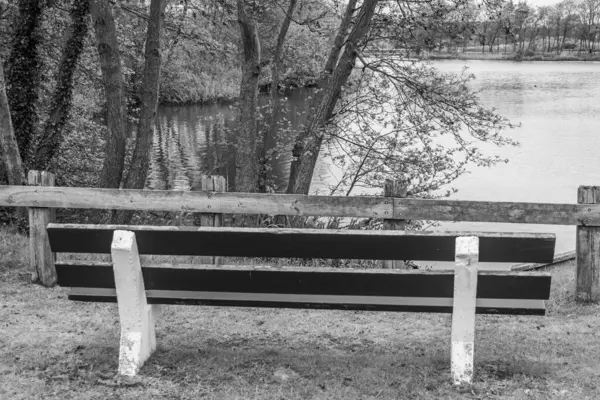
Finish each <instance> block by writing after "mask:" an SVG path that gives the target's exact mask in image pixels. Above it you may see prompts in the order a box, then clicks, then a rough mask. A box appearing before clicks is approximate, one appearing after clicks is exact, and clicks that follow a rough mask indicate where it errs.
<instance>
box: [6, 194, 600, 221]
mask: <svg viewBox="0 0 600 400" xmlns="http://www.w3.org/2000/svg"><path fill="white" fill-rule="evenodd" d="M0 205H4V206H15V205H21V206H26V207H54V208H92V209H115V210H154V211H172V212H180V211H188V212H200V213H206V212H208V213H230V214H272V215H316V216H337V217H367V218H385V219H390V218H394V219H407V220H408V219H415V220H434V221H479V222H508V223H525V224H551V225H586V226H600V204H589V205H584V204H554V203H511V202H484V201H462V200H423V199H398V198H395V199H394V200H393V201H391V200H390V199H389V198H385V197H376V196H367V197H360V196H357V197H354V196H352V197H349V196H348V197H346V196H305V195H287V194H251V193H215V192H181V191H161V190H151V191H150V190H133V189H130V190H126V189H122V190H118V189H96V188H56V187H55V188H44V189H39V188H37V189H36V188H31V187H27V186H3V187H0Z"/></svg>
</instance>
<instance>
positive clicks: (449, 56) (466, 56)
mask: <svg viewBox="0 0 600 400" xmlns="http://www.w3.org/2000/svg"><path fill="white" fill-rule="evenodd" d="M424 58H425V59H427V60H485V61H493V60H506V61H600V54H592V55H590V54H583V53H582V54H580V55H577V54H564V55H557V54H550V53H545V54H533V55H518V54H515V53H479V54H478V53H473V52H469V53H428V54H427V55H425V56H424Z"/></svg>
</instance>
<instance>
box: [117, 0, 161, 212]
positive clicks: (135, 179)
mask: <svg viewBox="0 0 600 400" xmlns="http://www.w3.org/2000/svg"><path fill="white" fill-rule="evenodd" d="M165 4H166V1H165V0H152V1H151V3H150V19H149V20H148V32H147V35H146V49H145V64H144V74H143V76H142V85H141V86H140V101H141V109H140V119H139V122H138V129H137V136H136V142H135V148H134V150H133V157H132V159H131V167H130V168H129V173H128V174H127V178H126V179H125V184H124V185H123V186H124V188H126V189H143V188H144V185H145V183H146V178H147V176H148V169H149V167H150V150H151V149H152V142H153V140H154V125H155V121H156V108H157V107H158V87H159V81H160V61H161V46H160V34H161V31H162V25H163V20H164V12H165ZM132 215H133V213H132V212H121V213H117V214H116V217H115V218H114V220H113V222H115V223H119V224H128V223H129V221H130V220H131V217H132Z"/></svg>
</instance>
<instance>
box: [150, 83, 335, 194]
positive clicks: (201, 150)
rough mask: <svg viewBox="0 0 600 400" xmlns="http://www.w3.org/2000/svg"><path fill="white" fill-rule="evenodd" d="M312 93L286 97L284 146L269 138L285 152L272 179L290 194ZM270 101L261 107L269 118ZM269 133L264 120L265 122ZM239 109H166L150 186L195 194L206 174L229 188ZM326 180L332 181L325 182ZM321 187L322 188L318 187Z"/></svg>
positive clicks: (162, 110)
mask: <svg viewBox="0 0 600 400" xmlns="http://www.w3.org/2000/svg"><path fill="white" fill-rule="evenodd" d="M311 94H312V91H311V90H310V89H298V90H294V91H290V92H288V93H286V95H285V96H282V98H281V100H282V103H283V108H282V110H281V112H280V113H279V114H278V116H277V118H276V121H277V127H278V130H279V132H283V135H282V137H281V138H280V142H279V143H276V142H275V138H274V137H271V136H269V137H268V139H267V143H268V145H269V147H271V148H273V147H275V146H276V145H280V146H281V149H282V150H281V151H279V152H278V153H277V156H276V157H275V158H274V159H273V163H272V167H273V170H272V171H271V172H270V174H269V177H270V178H271V179H272V180H273V184H274V186H275V188H276V189H277V190H279V191H281V190H285V187H286V185H287V177H288V174H289V167H290V165H289V164H290V156H291V146H292V140H293V139H294V138H295V136H296V133H297V130H298V129H300V128H301V127H302V126H303V124H304V122H305V121H306V111H307V108H308V101H309V100H310V96H311ZM268 100H269V99H268V97H267V96H261V97H260V100H259V105H260V108H261V112H262V113H264V115H265V118H266V117H267V116H268V113H267V110H266V107H267V106H268ZM259 124H260V125H259V126H260V128H261V129H266V124H265V123H264V119H263V118H261V119H260V120H259ZM236 131H237V123H236V108H235V106H226V105H212V106H163V107H161V108H160V109H159V113H158V118H157V122H156V129H155V136H154V147H153V153H152V161H151V166H150V172H149V176H148V181H147V184H146V185H147V187H148V188H151V189H164V190H168V189H178V190H190V189H197V188H199V187H200V179H201V177H202V175H221V176H224V177H226V179H227V182H228V187H229V188H233V183H234V182H235V152H234V151H233V150H234V147H233V143H235V133H236ZM324 179H326V177H325V178H324ZM317 185H319V183H318V182H317Z"/></svg>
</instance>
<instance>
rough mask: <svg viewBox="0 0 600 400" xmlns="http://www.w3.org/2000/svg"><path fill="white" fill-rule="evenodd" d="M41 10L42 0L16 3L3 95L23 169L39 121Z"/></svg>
mask: <svg viewBox="0 0 600 400" xmlns="http://www.w3.org/2000/svg"><path fill="white" fill-rule="evenodd" d="M43 8H44V4H43V2H42V1H41V0H20V1H19V16H18V18H17V21H16V22H17V23H16V30H15V33H14V40H13V47H12V49H11V52H10V55H9V57H8V61H7V63H6V85H7V87H6V94H7V95H8V101H9V104H10V111H11V118H12V123H13V128H14V133H15V136H16V139H17V144H18V146H19V151H20V155H21V160H22V162H23V166H24V167H25V168H26V169H28V167H29V159H30V156H31V154H32V151H31V150H32V149H31V145H32V143H33V141H34V138H35V136H36V133H35V130H36V125H37V122H38V114H37V100H38V89H39V87H40V80H41V73H40V66H41V60H40V55H39V51H38V50H39V46H40V43H41V41H42V38H41V34H40V24H41V17H42V11H43Z"/></svg>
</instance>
